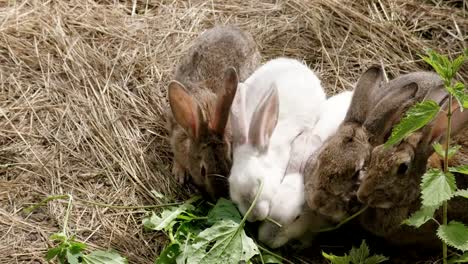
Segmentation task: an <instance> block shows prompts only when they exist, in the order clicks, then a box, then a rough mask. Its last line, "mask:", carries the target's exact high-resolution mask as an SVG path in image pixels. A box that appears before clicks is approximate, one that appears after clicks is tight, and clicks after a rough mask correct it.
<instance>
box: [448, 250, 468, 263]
mask: <svg viewBox="0 0 468 264" xmlns="http://www.w3.org/2000/svg"><path fill="white" fill-rule="evenodd" d="M448 263H449V264H453V263H468V252H465V254H463V255H461V256H456V257H453V258H451V259H449V260H448Z"/></svg>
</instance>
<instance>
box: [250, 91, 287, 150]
mask: <svg viewBox="0 0 468 264" xmlns="http://www.w3.org/2000/svg"><path fill="white" fill-rule="evenodd" d="M278 115H279V97H278V89H277V88H276V86H275V85H274V84H273V85H272V87H271V88H270V89H269V90H268V91H267V92H266V94H265V95H264V97H263V99H262V100H261V101H260V103H259V104H258V105H257V108H256V109H255V112H254V113H253V115H252V120H251V121H250V126H249V139H248V141H249V142H250V143H251V144H252V146H253V147H254V148H256V149H257V150H258V151H260V152H265V151H266V150H267V149H268V144H269V143H270V138H271V135H272V134H273V130H274V129H275V127H276V124H277V123H278Z"/></svg>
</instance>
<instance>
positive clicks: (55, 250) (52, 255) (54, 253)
mask: <svg viewBox="0 0 468 264" xmlns="http://www.w3.org/2000/svg"><path fill="white" fill-rule="evenodd" d="M63 250H65V248H64V247H63V246H62V245H59V246H57V247H54V248H51V249H49V250H47V254H46V260H47V261H50V260H52V259H53V258H55V257H56V256H58V255H59V254H60V253H61V252H62V251H63Z"/></svg>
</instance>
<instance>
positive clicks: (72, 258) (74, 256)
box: [67, 248, 83, 264]
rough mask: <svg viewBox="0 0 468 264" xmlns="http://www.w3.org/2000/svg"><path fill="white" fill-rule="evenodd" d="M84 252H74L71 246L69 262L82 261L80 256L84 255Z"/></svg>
mask: <svg viewBox="0 0 468 264" xmlns="http://www.w3.org/2000/svg"><path fill="white" fill-rule="evenodd" d="M82 256H83V254H82V253H81V252H80V251H78V252H72V251H70V248H68V250H67V261H68V263H69V264H79V263H80V257H82Z"/></svg>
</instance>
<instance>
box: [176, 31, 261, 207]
mask: <svg viewBox="0 0 468 264" xmlns="http://www.w3.org/2000/svg"><path fill="white" fill-rule="evenodd" d="M259 64H260V54H259V52H258V50H257V48H256V44H255V42H254V40H253V38H252V36H251V35H249V34H248V33H246V32H242V31H241V30H239V29H238V28H236V27H233V26H218V27H214V28H212V29H210V30H207V31H206V32H205V33H203V34H202V35H200V36H199V37H198V38H197V39H196V40H195V41H194V45H193V46H192V47H191V48H190V49H189V51H188V53H187V54H186V56H184V57H183V58H182V59H181V61H180V62H179V66H178V67H177V69H176V71H175V80H176V81H177V82H172V83H171V84H170V86H169V102H170V105H171V111H168V129H169V134H170V143H171V147H172V151H173V153H174V164H173V173H174V174H175V176H176V177H177V179H178V180H179V181H180V182H181V183H183V182H185V179H186V177H187V176H188V175H189V176H191V177H190V178H191V180H192V181H193V182H194V183H195V185H196V186H198V187H199V188H200V190H201V191H202V192H204V193H206V194H208V195H209V197H211V198H213V199H214V198H217V197H220V196H227V195H228V186H227V179H226V177H227V175H228V174H229V169H230V166H231V162H232V161H231V155H232V154H231V132H230V126H229V122H228V117H229V109H230V107H231V104H232V100H233V99H234V96H235V93H236V89H237V83H238V81H239V80H240V81H244V80H245V79H246V78H247V77H248V76H249V75H250V74H251V73H252V72H253V71H254V70H255V69H256V68H257V67H258V66H259ZM237 73H238V76H237ZM223 76H224V77H223ZM172 86H174V87H177V86H179V87H178V88H173V87H172ZM180 86H182V89H180V88H181V87H180Z"/></svg>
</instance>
